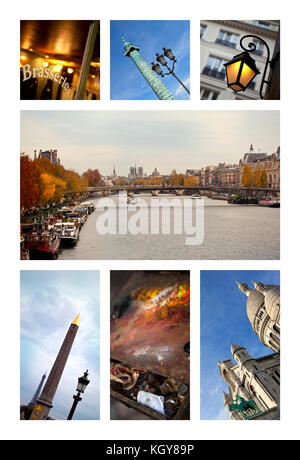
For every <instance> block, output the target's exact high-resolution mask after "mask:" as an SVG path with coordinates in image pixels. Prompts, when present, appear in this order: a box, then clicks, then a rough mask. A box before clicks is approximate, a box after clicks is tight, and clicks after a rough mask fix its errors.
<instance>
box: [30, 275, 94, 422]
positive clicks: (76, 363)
mask: <svg viewBox="0 0 300 460" xmlns="http://www.w3.org/2000/svg"><path fill="white" fill-rule="evenodd" d="M99 283H100V279H99V272H98V271H79V270H74V271H65V270H55V271H54V270H51V271H37V270H34V271H33V270H32V271H31V270H30V271H29V270H26V271H21V404H28V403H29V401H30V400H31V398H32V396H33V394H34V393H35V391H36V389H37V387H38V384H39V382H40V380H41V378H42V375H43V374H44V372H45V371H47V376H48V375H49V373H50V370H51V367H52V365H53V364H54V361H55V358H56V356H57V353H58V352H59V349H60V347H61V345H62V342H63V340H64V337H65V335H66V333H67V331H68V329H69V326H70V324H71V323H72V322H73V321H74V319H75V317H76V316H77V315H78V313H80V315H81V316H80V327H79V329H78V332H77V335H76V338H75V341H74V344H73V347H72V350H71V353H70V355H69V359H68V361H67V364H66V367H65V370H64V373H63V376H62V379H61V381H60V384H59V387H58V389H57V392H56V395H55V398H54V403H53V406H54V407H53V409H51V411H50V414H49V415H50V416H51V417H53V418H55V419H59V420H66V419H67V416H68V413H69V411H70V408H71V406H72V404H73V394H75V390H76V385H77V379H78V377H81V376H82V375H83V373H84V372H85V371H86V370H87V369H88V371H89V378H90V384H89V386H88V387H87V389H86V391H85V393H84V395H83V400H82V401H81V402H79V403H78V406H77V409H76V412H75V415H74V417H73V418H74V419H77V420H87V419H92V420H94V419H99V398H100V396H99V385H100V383H99V365H100V344H99V308H100V307H99Z"/></svg>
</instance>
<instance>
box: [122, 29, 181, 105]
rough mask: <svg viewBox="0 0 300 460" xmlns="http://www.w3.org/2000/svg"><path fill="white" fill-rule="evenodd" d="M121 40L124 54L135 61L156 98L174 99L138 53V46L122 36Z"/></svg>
mask: <svg viewBox="0 0 300 460" xmlns="http://www.w3.org/2000/svg"><path fill="white" fill-rule="evenodd" d="M122 41H123V43H124V49H125V56H128V57H130V58H131V59H132V61H133V62H134V63H135V65H136V66H137V68H138V69H139V71H140V72H141V74H142V75H143V77H144V78H145V80H146V82H147V83H148V84H149V85H150V86H151V88H152V89H153V91H154V92H155V94H156V96H157V97H158V99H163V100H174V96H173V94H172V93H171V92H170V91H169V90H168V88H167V87H166V86H165V85H164V84H163V82H162V81H161V80H160V78H159V77H158V76H157V75H156V74H155V72H153V70H152V69H151V67H150V66H149V65H148V64H147V62H146V61H145V60H144V59H143V58H142V56H141V55H140V53H139V51H140V48H138V47H137V46H134V45H132V44H131V43H129V42H127V41H126V40H125V38H123V37H122Z"/></svg>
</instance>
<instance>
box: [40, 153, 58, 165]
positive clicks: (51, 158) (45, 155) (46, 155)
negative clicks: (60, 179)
mask: <svg viewBox="0 0 300 460" xmlns="http://www.w3.org/2000/svg"><path fill="white" fill-rule="evenodd" d="M42 158H45V159H46V160H48V161H50V163H52V164H53V165H59V164H60V159H59V158H58V153H57V150H45V151H44V152H43V151H42V150H41V149H40V151H39V153H38V155H37V153H36V150H35V151H34V159H35V160H36V159H38V160H40V159H42Z"/></svg>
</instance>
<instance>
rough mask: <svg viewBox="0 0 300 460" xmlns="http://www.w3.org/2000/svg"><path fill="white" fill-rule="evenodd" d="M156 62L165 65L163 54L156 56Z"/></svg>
mask: <svg viewBox="0 0 300 460" xmlns="http://www.w3.org/2000/svg"><path fill="white" fill-rule="evenodd" d="M156 60H157V61H158V62H159V63H160V64H161V65H164V66H165V65H167V61H166V60H165V58H164V55H163V54H160V55H158V54H156Z"/></svg>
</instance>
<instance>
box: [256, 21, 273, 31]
mask: <svg viewBox="0 0 300 460" xmlns="http://www.w3.org/2000/svg"><path fill="white" fill-rule="evenodd" d="M258 25H260V27H264V29H270V28H271V27H272V24H271V23H270V22H268V21H258Z"/></svg>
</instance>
